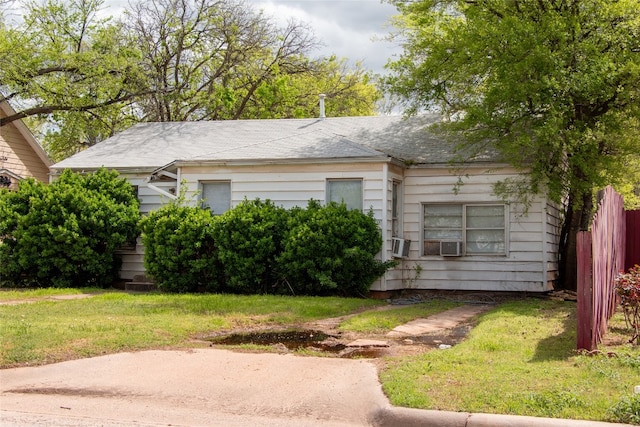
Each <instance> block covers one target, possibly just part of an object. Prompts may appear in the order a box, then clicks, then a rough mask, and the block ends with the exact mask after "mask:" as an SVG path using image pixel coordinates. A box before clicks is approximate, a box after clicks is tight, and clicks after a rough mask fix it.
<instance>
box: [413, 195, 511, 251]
mask: <svg viewBox="0 0 640 427" xmlns="http://www.w3.org/2000/svg"><path fill="white" fill-rule="evenodd" d="M437 205H440V206H442V205H460V206H462V252H461V256H465V257H473V258H481V257H488V258H495V257H499V258H507V257H509V243H510V240H509V236H510V234H511V233H510V229H509V224H510V221H509V217H510V214H509V204H507V203H491V202H489V203H459V202H438V203H431V202H422V203H421V204H420V255H421V256H422V257H428V258H444V257H442V256H440V255H432V254H425V253H424V242H425V223H424V208H425V206H437ZM468 206H501V207H502V208H503V210H504V252H503V253H486V254H485V253H471V254H467V207H468Z"/></svg>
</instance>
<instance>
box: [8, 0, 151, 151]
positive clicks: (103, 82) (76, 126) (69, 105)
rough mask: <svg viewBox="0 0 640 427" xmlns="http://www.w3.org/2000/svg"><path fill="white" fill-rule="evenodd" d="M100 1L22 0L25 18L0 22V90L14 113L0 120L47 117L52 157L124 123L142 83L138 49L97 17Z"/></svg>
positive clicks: (47, 144) (47, 145) (93, 140)
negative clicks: (39, 0) (0, 24)
mask: <svg viewBox="0 0 640 427" xmlns="http://www.w3.org/2000/svg"><path fill="white" fill-rule="evenodd" d="M101 6H102V0H72V1H68V2H56V1H55V0H48V1H46V2H44V3H42V4H39V3H35V2H33V3H27V4H26V6H25V8H26V9H25V14H24V16H23V18H24V22H23V23H22V24H20V25H19V26H14V27H9V26H6V27H0V83H1V86H0V92H2V93H4V96H5V98H6V99H7V100H8V101H10V102H11V103H12V105H13V106H14V108H15V109H16V113H15V114H13V115H11V116H9V117H6V118H3V119H0V126H4V125H6V124H8V123H11V122H13V121H14V120H19V119H25V118H29V117H46V118H47V120H46V121H41V122H40V124H42V125H43V127H42V130H41V133H43V134H46V135H47V138H46V139H45V141H44V142H45V144H44V145H45V148H46V149H47V150H48V151H49V152H50V154H51V155H52V157H53V158H54V159H60V158H63V157H66V156H67V155H69V154H73V153H74V152H76V151H77V150H78V149H80V148H82V147H86V146H88V145H92V144H94V143H96V142H98V141H100V140H102V139H104V138H106V137H108V136H111V135H112V134H113V133H114V132H116V131H118V130H122V129H123V128H124V127H126V125H127V124H129V125H130V121H127V119H126V116H127V115H126V114H125V113H126V112H127V110H126V106H127V105H131V103H132V101H133V100H134V99H136V97H138V96H140V94H141V93H142V92H143V91H144V90H145V86H144V85H141V84H140V82H141V77H142V74H141V73H140V69H139V68H138V62H139V56H140V55H139V53H138V51H137V50H136V48H135V47H134V46H132V45H130V44H128V43H126V40H123V39H122V37H121V27H120V26H119V25H116V24H112V23H110V22H109V20H107V19H102V20H101V19H98V18H97V15H96V14H97V13H98V11H99V10H100V9H101Z"/></svg>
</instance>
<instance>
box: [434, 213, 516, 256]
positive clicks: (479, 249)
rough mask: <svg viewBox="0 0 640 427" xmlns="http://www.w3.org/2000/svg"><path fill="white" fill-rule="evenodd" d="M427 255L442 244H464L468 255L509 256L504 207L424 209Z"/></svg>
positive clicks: (437, 253) (436, 250)
mask: <svg viewBox="0 0 640 427" xmlns="http://www.w3.org/2000/svg"><path fill="white" fill-rule="evenodd" d="M423 209H424V251H423V252H424V255H440V242H441V241H452V240H453V241H459V242H462V247H463V250H462V252H463V253H464V254H466V255H506V253H507V245H506V228H505V223H506V221H505V215H506V209H505V206H504V205H461V204H455V205H454V204H451V205H424V207H423Z"/></svg>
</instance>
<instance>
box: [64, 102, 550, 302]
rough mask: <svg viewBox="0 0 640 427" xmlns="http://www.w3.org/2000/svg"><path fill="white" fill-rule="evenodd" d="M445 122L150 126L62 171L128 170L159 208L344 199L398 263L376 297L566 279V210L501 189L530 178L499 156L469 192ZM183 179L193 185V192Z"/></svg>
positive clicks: (478, 172) (133, 269)
mask: <svg viewBox="0 0 640 427" xmlns="http://www.w3.org/2000/svg"><path fill="white" fill-rule="evenodd" d="M437 120H439V117H438V116H435V115H425V116H420V117H415V118H411V119H403V118H401V117H394V116H384V117H342V118H320V119H280V120H237V121H212V122H170V123H142V124H138V125H135V126H133V127H131V128H130V129H128V130H126V131H124V132H122V133H120V134H117V135H115V136H113V137H111V138H109V139H107V140H105V141H103V142H101V143H99V144H97V145H95V146H93V147H91V148H89V149H87V150H85V151H83V152H80V153H78V154H76V155H74V156H72V157H70V158H68V159H66V160H63V161H61V162H59V163H57V164H55V165H53V166H52V168H51V170H52V172H53V173H54V174H56V173H60V172H61V171H62V170H63V169H66V168H68V169H72V170H75V171H92V170H95V169H97V168H99V167H101V166H104V167H107V168H110V169H116V170H118V171H119V172H120V174H121V175H122V176H123V177H126V178H127V179H128V180H129V181H130V182H131V184H132V185H134V186H136V187H137V191H138V197H139V199H140V202H141V211H142V212H143V213H144V212H149V211H152V210H154V209H157V208H158V207H160V206H161V205H162V204H163V203H165V202H166V201H167V200H169V199H171V198H175V197H176V194H177V193H178V192H180V191H182V190H181V187H182V188H184V191H185V195H186V200H188V201H189V203H193V204H201V205H202V206H203V207H206V208H209V209H212V210H213V213H214V214H221V213H223V212H225V211H226V210H228V209H230V208H231V207H233V206H235V205H237V204H238V203H240V202H241V201H243V200H244V199H245V198H247V199H249V200H253V199H255V198H260V199H262V200H265V199H269V200H271V201H273V202H274V203H275V204H277V205H281V206H283V207H285V208H290V207H293V206H306V204H307V201H308V200H309V199H315V200H318V201H321V202H326V201H331V200H336V201H341V200H344V201H345V202H346V203H347V205H348V206H349V207H352V208H357V209H362V210H365V211H368V210H370V209H371V210H373V212H374V215H375V218H376V219H377V220H378V221H379V224H380V227H381V230H382V235H383V243H384V244H383V250H382V253H381V254H380V256H381V257H382V258H383V259H385V260H386V259H390V258H392V257H396V258H398V260H399V261H400V262H399V265H398V267H397V268H395V269H393V270H391V271H389V272H387V273H386V275H385V276H384V277H383V278H381V279H380V280H378V281H377V282H376V283H375V284H374V285H373V287H372V290H374V291H391V290H399V289H407V288H411V289H447V290H475V291H523V292H543V291H547V290H550V289H552V285H553V281H554V279H555V278H556V273H557V260H556V252H557V247H558V235H559V223H560V222H559V215H558V210H557V209H556V208H555V207H554V206H553V204H551V203H549V202H547V201H546V200H545V199H543V198H539V199H537V200H536V201H535V202H534V203H533V204H532V205H531V206H530V207H529V209H528V211H527V212H526V214H525V212H524V211H523V208H522V207H520V206H518V205H517V204H511V203H505V202H503V201H502V200H501V199H499V198H498V197H496V196H494V195H493V194H492V184H493V183H495V182H496V181H498V180H502V179H504V178H507V177H515V176H518V172H517V171H515V170H514V169H512V168H510V167H509V166H506V165H504V164H499V163H497V162H496V156H495V155H492V154H491V153H487V154H486V155H484V156H478V157H476V158H475V159H474V161H473V162H472V163H471V164H470V165H469V166H468V167H467V168H466V170H465V175H466V176H467V178H466V179H465V183H464V184H463V185H462V186H461V187H460V188H459V189H458V190H457V191H454V187H455V185H456V183H457V182H458V179H459V177H458V174H456V173H454V172H453V171H452V170H451V164H450V160H451V159H452V156H453V155H454V154H453V153H454V149H453V148H454V147H453V144H451V143H448V142H446V141H444V140H442V139H440V138H437V137H436V136H434V134H432V133H430V132H429V130H428V128H427V127H428V125H429V124H432V123H434V122H436V121H437ZM181 183H182V185H181ZM123 255H124V259H123V267H122V271H121V274H122V278H123V279H131V278H133V276H134V275H136V274H140V273H142V272H143V267H142V248H141V247H140V246H138V248H136V250H135V251H130V252H127V253H125V254H123Z"/></svg>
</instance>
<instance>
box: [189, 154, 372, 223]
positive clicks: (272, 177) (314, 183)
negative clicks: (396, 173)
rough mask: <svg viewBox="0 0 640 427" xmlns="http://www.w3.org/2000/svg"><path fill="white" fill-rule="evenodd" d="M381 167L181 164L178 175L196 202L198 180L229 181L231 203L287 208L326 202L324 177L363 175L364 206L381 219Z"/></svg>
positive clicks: (355, 165) (190, 196) (235, 204)
mask: <svg viewBox="0 0 640 427" xmlns="http://www.w3.org/2000/svg"><path fill="white" fill-rule="evenodd" d="M382 167H383V165H382V164H380V163H367V164H347V165H345V164H344V163H339V164H323V165H313V164H305V165H265V166H236V167H184V168H182V169H181V171H180V177H181V179H183V180H185V181H186V183H187V191H188V193H187V195H186V197H187V200H191V202H192V203H197V192H198V183H199V182H201V181H229V182H230V183H231V207H234V206H237V205H238V204H239V203H241V202H242V201H243V200H245V199H247V200H255V199H256V198H260V199H261V200H267V199H268V200H270V201H272V202H273V203H274V204H276V205H277V206H282V207H284V208H286V209H290V208H292V207H295V206H299V207H306V206H307V203H308V201H309V200H311V199H314V200H317V201H319V202H321V203H324V202H325V196H326V189H327V184H326V183H327V179H340V178H345V179H347V178H360V179H362V184H363V186H362V191H363V204H362V206H363V209H364V211H365V212H368V211H369V209H370V208H372V209H373V211H374V214H375V217H376V218H377V219H378V220H380V219H381V213H382V188H383V185H382V178H381V177H382Z"/></svg>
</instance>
